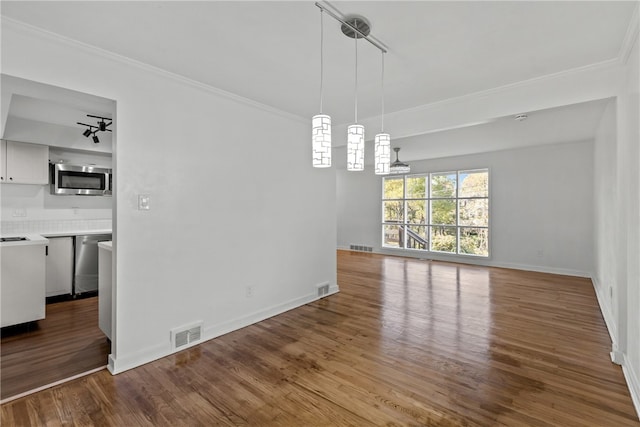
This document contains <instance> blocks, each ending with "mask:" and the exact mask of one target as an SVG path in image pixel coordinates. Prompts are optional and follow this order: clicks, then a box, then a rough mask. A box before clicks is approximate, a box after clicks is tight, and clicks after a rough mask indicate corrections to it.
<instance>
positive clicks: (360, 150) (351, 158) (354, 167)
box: [347, 19, 364, 172]
mask: <svg viewBox="0 0 640 427" xmlns="http://www.w3.org/2000/svg"><path fill="white" fill-rule="evenodd" d="M354 23H355V28H358V20H357V19H355V20H354ZM353 39H354V40H355V44H356V58H355V59H356V60H355V63H356V67H355V70H356V73H355V75H356V79H355V80H356V84H355V96H354V101H355V102H354V105H355V108H354V110H355V123H354V124H352V125H351V126H349V127H348V128H347V170H348V171H352V172H354V171H355V172H358V171H362V170H364V126H362V125H359V124H358V34H357V33H355V32H354V35H353Z"/></svg>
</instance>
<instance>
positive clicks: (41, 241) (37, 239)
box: [0, 233, 49, 248]
mask: <svg viewBox="0 0 640 427" xmlns="http://www.w3.org/2000/svg"><path fill="white" fill-rule="evenodd" d="M2 237H26V238H27V239H29V240H20V241H17V242H0V246H2V247H3V248H4V247H8V246H28V245H46V244H48V243H49V240H47V239H46V238H45V237H42V235H40V234H33V233H26V234H7V235H2Z"/></svg>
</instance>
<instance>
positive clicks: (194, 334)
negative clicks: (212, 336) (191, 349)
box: [171, 322, 202, 350]
mask: <svg viewBox="0 0 640 427" xmlns="http://www.w3.org/2000/svg"><path fill="white" fill-rule="evenodd" d="M201 339H202V322H199V323H195V324H193V325H189V326H183V327H181V328H176V329H172V330H171V346H172V347H173V349H174V350H175V349H179V348H181V347H184V346H187V345H189V344H193V343H195V342H198V341H200V340H201Z"/></svg>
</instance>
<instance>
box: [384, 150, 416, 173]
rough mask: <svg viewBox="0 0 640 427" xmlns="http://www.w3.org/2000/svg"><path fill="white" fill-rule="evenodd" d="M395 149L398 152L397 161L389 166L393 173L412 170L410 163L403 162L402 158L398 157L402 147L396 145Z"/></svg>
mask: <svg viewBox="0 0 640 427" xmlns="http://www.w3.org/2000/svg"><path fill="white" fill-rule="evenodd" d="M393 151H395V152H396V161H395V162H393V163H391V168H389V169H390V172H391V173H392V174H400V173H409V172H411V167H410V166H409V165H408V164H406V163H404V162H401V161H400V159H398V151H400V147H395V148H394V149H393Z"/></svg>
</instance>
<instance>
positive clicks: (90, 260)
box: [73, 234, 111, 296]
mask: <svg viewBox="0 0 640 427" xmlns="http://www.w3.org/2000/svg"><path fill="white" fill-rule="evenodd" d="M109 240H111V234H88V235H83V236H76V237H75V241H74V245H75V261H74V264H75V266H74V267H75V268H74V273H73V295H74V296H77V295H81V294H84V293H87V292H98V242H105V241H109Z"/></svg>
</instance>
